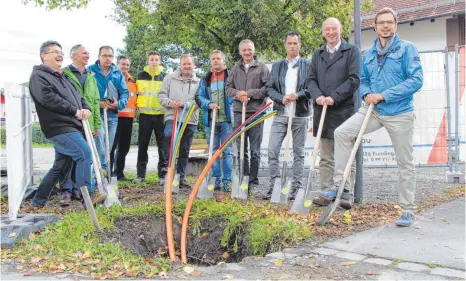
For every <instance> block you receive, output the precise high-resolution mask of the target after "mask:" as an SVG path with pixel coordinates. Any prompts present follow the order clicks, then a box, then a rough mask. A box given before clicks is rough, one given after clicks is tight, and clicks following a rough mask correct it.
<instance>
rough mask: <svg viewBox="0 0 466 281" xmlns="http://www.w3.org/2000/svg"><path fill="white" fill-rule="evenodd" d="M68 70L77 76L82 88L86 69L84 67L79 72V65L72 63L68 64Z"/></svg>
mask: <svg viewBox="0 0 466 281" xmlns="http://www.w3.org/2000/svg"><path fill="white" fill-rule="evenodd" d="M70 70H71V72H73V74H74V75H75V76H76V78H78V81H79V84H81V87H83V88H84V82H86V76H87V69H86V67H84V71H83V72H81V70H80V69H79V67H77V66H76V65H74V64H71V65H70Z"/></svg>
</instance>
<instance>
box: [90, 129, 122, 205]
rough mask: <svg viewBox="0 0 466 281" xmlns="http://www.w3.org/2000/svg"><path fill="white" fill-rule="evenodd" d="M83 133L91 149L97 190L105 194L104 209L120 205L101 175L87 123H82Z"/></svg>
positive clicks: (101, 171)
mask: <svg viewBox="0 0 466 281" xmlns="http://www.w3.org/2000/svg"><path fill="white" fill-rule="evenodd" d="M83 127H84V133H85V135H86V140H87V143H88V145H89V147H90V148H91V152H92V153H91V154H92V166H93V167H94V173H95V177H96V180H97V188H98V189H99V192H100V193H101V194H107V199H105V202H104V205H105V207H110V206H111V205H113V204H120V201H119V200H118V196H117V195H116V194H115V191H114V190H113V189H112V188H109V187H108V184H107V179H105V177H104V175H103V170H102V165H101V163H100V159H99V156H98V155H99V154H98V152H97V147H96V145H95V142H94V138H93V137H92V134H91V129H90V126H89V121H87V120H86V121H85V122H83Z"/></svg>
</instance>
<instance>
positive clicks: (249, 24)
mask: <svg viewBox="0 0 466 281" xmlns="http://www.w3.org/2000/svg"><path fill="white" fill-rule="evenodd" d="M113 1H114V2H115V4H116V6H117V8H116V9H115V12H116V14H115V19H116V20H117V21H118V22H119V23H121V24H124V25H126V26H127V27H128V35H129V34H130V32H131V29H133V28H136V27H141V28H143V29H144V38H145V40H146V43H145V44H152V45H153V46H165V45H167V44H174V45H176V46H182V47H183V48H184V49H186V50H190V51H192V52H193V53H195V54H196V55H198V56H200V57H207V56H208V54H209V53H210V51H212V50H213V49H220V50H222V51H224V52H225V53H226V54H228V55H230V56H231V57H232V59H233V61H235V60H237V59H238V58H239V54H238V48H239V47H238V44H239V42H240V41H241V40H242V39H245V38H249V39H251V40H252V41H254V43H255V45H256V50H257V51H258V53H259V54H260V55H263V56H265V57H266V58H267V59H277V58H279V57H283V55H284V44H283V38H282V35H284V34H285V33H286V32H287V31H290V30H293V31H297V32H298V33H300V34H301V41H302V50H301V53H302V55H303V56H307V55H310V54H311V53H312V52H313V51H314V50H315V49H316V48H317V47H318V46H319V45H321V44H322V43H323V38H322V36H321V31H320V28H321V24H322V22H323V21H324V20H325V18H327V17H330V16H332V17H336V18H338V19H339V20H340V21H341V22H342V24H343V35H344V36H347V35H348V34H349V32H350V29H351V27H352V23H351V19H352V8H353V2H352V0H351V1H336V0H294V1H293V0H281V1H280V0H236V1H223V0H113ZM146 50H147V49H146Z"/></svg>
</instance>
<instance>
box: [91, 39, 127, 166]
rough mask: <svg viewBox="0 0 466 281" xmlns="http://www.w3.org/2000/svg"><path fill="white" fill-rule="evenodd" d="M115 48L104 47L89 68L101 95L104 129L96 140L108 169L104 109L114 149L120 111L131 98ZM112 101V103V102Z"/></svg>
mask: <svg viewBox="0 0 466 281" xmlns="http://www.w3.org/2000/svg"><path fill="white" fill-rule="evenodd" d="M113 58H114V54H113V48H112V47H110V46H102V47H100V49H99V60H98V61H96V63H95V64H93V65H91V66H89V70H90V71H92V72H94V73H95V78H96V80H97V86H98V87H99V94H100V110H101V114H100V115H101V117H102V127H101V128H100V137H99V138H96V146H97V150H98V152H99V158H100V162H101V164H102V168H104V169H106V167H107V164H106V162H105V128H104V122H103V118H104V117H103V108H107V117H108V139H109V145H110V148H112V147H113V141H114V140H115V134H116V129H117V125H118V111H120V110H123V109H124V108H125V107H126V103H127V102H128V98H129V91H128V86H127V85H126V80H125V77H124V76H123V74H122V73H121V71H120V69H119V68H118V67H117V66H116V65H115V64H113ZM110 100H111V101H112V102H110Z"/></svg>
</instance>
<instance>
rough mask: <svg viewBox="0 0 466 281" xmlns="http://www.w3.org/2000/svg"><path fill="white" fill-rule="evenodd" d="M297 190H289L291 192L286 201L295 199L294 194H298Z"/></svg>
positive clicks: (294, 188) (295, 188)
mask: <svg viewBox="0 0 466 281" xmlns="http://www.w3.org/2000/svg"><path fill="white" fill-rule="evenodd" d="M298 189H299V188H297V187H293V188H292V189H291V192H290V195H289V196H288V200H294V199H295V198H296V194H297V193H298Z"/></svg>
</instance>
